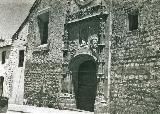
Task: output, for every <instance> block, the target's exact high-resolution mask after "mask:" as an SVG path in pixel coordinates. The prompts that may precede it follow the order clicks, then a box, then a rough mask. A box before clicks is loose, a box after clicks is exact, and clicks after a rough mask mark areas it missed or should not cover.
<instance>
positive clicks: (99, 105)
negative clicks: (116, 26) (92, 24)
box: [94, 15, 108, 114]
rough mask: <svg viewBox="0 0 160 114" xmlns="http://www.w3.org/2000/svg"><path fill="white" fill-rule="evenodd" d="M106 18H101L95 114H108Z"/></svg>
mask: <svg viewBox="0 0 160 114" xmlns="http://www.w3.org/2000/svg"><path fill="white" fill-rule="evenodd" d="M105 24H106V23H105V18H104V17H103V15H102V16H101V17H100V29H101V33H100V39H99V44H98V69H97V80H98V84H97V96H96V100H95V111H94V112H95V114H106V113H107V108H108V107H107V102H106V99H105V96H104V87H105V80H106V76H105V67H104V65H105V52H104V47H105V38H106V36H105Z"/></svg>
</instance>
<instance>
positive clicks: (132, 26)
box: [128, 11, 138, 31]
mask: <svg viewBox="0 0 160 114" xmlns="http://www.w3.org/2000/svg"><path fill="white" fill-rule="evenodd" d="M128 19H129V31H132V30H136V29H138V11H136V12H134V13H132V14H128Z"/></svg>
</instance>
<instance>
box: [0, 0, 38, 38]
mask: <svg viewBox="0 0 160 114" xmlns="http://www.w3.org/2000/svg"><path fill="white" fill-rule="evenodd" d="M34 1H35V0H0V37H1V36H2V37H4V38H11V36H12V35H13V34H14V33H15V32H16V30H17V29H18V28H19V26H20V25H21V23H22V22H23V21H24V19H25V18H26V16H27V15H28V11H29V9H30V8H31V6H32V4H33V2H34Z"/></svg>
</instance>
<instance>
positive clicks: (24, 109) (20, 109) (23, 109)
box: [7, 104, 93, 114]
mask: <svg viewBox="0 0 160 114" xmlns="http://www.w3.org/2000/svg"><path fill="white" fill-rule="evenodd" d="M7 113H8V114H12V113H13V114H14V113H42V114H44V113H52V114H93V113H92V112H87V111H84V112H82V111H79V110H76V111H70V110H58V109H53V108H46V107H35V106H26V105H13V104H9V106H8V111H7Z"/></svg>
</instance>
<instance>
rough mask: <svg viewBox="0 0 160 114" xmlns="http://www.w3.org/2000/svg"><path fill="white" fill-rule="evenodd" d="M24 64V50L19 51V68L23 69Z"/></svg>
mask: <svg viewBox="0 0 160 114" xmlns="http://www.w3.org/2000/svg"><path fill="white" fill-rule="evenodd" d="M23 62H24V50H20V51H19V65H18V67H23Z"/></svg>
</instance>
